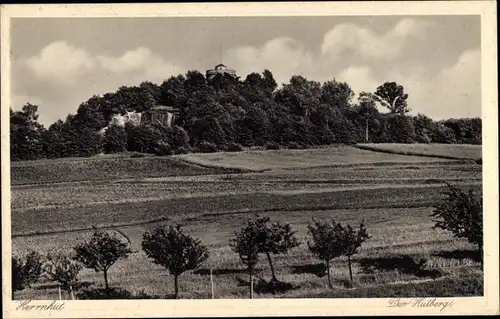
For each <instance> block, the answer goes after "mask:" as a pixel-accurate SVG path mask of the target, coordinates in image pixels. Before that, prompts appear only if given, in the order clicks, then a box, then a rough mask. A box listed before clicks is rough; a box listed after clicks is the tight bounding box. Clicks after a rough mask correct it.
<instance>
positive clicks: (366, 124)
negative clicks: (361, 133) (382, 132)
mask: <svg viewBox="0 0 500 319" xmlns="http://www.w3.org/2000/svg"><path fill="white" fill-rule="evenodd" d="M365 127H366V131H365V141H366V143H368V117H367V118H366V123H365Z"/></svg>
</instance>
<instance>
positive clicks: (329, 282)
mask: <svg viewBox="0 0 500 319" xmlns="http://www.w3.org/2000/svg"><path fill="white" fill-rule="evenodd" d="M326 273H327V275H328V287H329V288H330V289H331V288H332V280H331V279H330V261H329V260H327V261H326Z"/></svg>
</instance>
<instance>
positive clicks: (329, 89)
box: [321, 79, 354, 109]
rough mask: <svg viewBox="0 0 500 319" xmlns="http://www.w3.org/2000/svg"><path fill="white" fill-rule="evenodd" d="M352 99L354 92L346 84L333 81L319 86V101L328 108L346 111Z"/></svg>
mask: <svg viewBox="0 0 500 319" xmlns="http://www.w3.org/2000/svg"><path fill="white" fill-rule="evenodd" d="M353 97H354V92H353V91H352V89H351V87H350V86H349V84H347V83H346V82H338V81H336V80H335V79H333V80H331V81H327V82H325V83H323V85H322V86H321V101H322V102H323V103H325V104H327V105H329V106H330V107H336V108H339V109H347V108H349V107H350V106H351V101H352V99H353Z"/></svg>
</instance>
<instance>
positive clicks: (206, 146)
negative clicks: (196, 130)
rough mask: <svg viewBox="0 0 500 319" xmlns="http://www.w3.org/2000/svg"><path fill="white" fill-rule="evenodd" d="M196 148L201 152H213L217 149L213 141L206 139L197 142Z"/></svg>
mask: <svg viewBox="0 0 500 319" xmlns="http://www.w3.org/2000/svg"><path fill="white" fill-rule="evenodd" d="M198 150H199V151H200V152H201V153H215V152H218V151H219V149H218V148H217V145H215V144H214V143H210V142H207V141H203V142H201V143H200V144H198Z"/></svg>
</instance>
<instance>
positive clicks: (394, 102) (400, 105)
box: [374, 82, 410, 115]
mask: <svg viewBox="0 0 500 319" xmlns="http://www.w3.org/2000/svg"><path fill="white" fill-rule="evenodd" d="M374 97H375V98H376V100H377V101H378V102H380V104H382V106H384V107H386V108H388V109H389V111H390V112H391V113H394V114H401V115H404V114H405V113H408V112H409V111H410V109H409V108H408V102H407V100H408V94H405V92H404V87H403V86H402V85H398V84H397V83H396V82H385V83H384V84H382V85H380V86H379V87H377V90H376V91H375V94H374Z"/></svg>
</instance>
